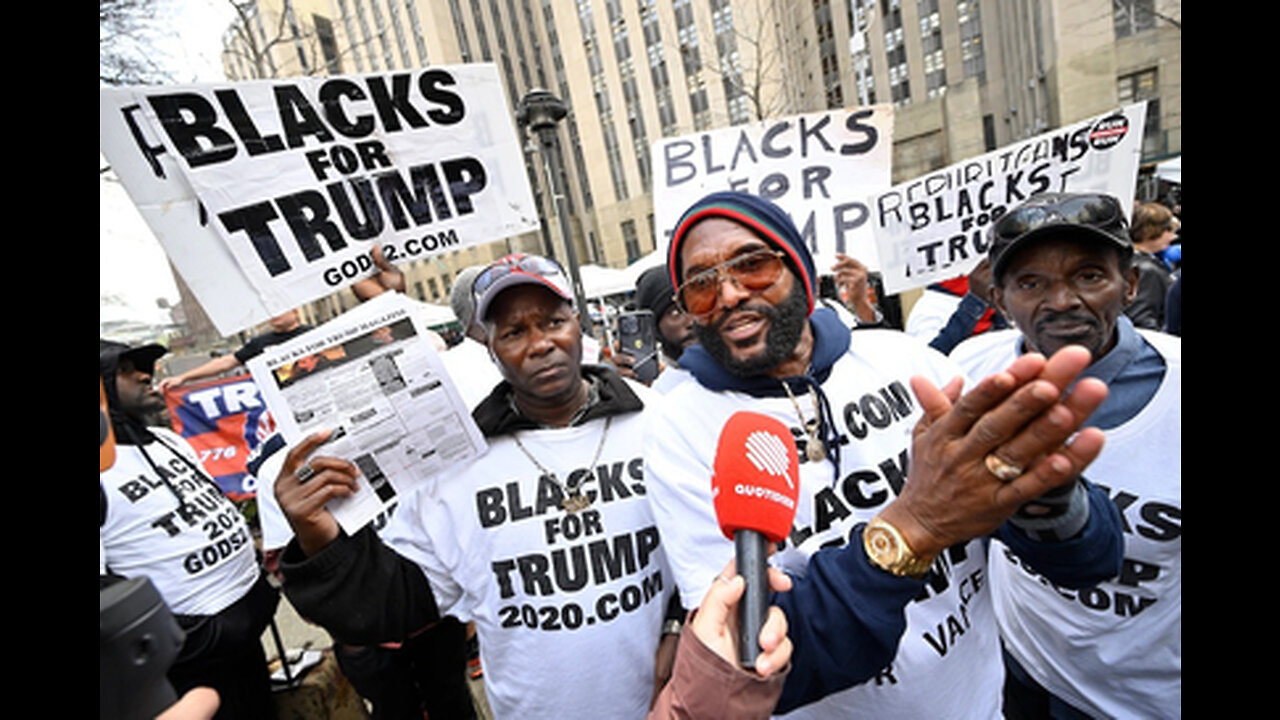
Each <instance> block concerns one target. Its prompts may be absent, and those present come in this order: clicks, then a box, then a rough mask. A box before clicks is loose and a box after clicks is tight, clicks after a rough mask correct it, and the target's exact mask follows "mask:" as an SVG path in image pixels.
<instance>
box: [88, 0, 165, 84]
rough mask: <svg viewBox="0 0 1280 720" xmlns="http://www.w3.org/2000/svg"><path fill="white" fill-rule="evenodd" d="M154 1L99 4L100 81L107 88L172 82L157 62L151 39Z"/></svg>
mask: <svg viewBox="0 0 1280 720" xmlns="http://www.w3.org/2000/svg"><path fill="white" fill-rule="evenodd" d="M154 22H155V3H154V0H98V77H99V81H100V82H102V83H104V84H107V85H149V84H156V83H162V82H166V81H169V80H170V79H171V78H170V76H169V74H168V73H167V72H165V71H164V70H162V69H161V68H160V66H159V65H158V64H157V62H156V54H155V49H154V48H153V47H152V44H151V42H150V37H149V36H150V35H151V34H152V33H153V32H154V30H155V28H154V25H153V23H154Z"/></svg>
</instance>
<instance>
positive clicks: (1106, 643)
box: [955, 330, 1182, 718]
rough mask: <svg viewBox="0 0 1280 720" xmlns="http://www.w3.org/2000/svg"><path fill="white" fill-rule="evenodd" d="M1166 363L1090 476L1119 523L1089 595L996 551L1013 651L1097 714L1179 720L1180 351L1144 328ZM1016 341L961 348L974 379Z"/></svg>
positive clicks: (995, 573)
mask: <svg viewBox="0 0 1280 720" xmlns="http://www.w3.org/2000/svg"><path fill="white" fill-rule="evenodd" d="M1139 333H1140V334H1141V335H1142V337H1143V338H1145V339H1146V340H1147V342H1149V343H1150V344H1151V345H1152V346H1153V347H1154V348H1155V349H1156V350H1157V351H1158V352H1159V353H1160V355H1161V356H1162V357H1163V358H1164V360H1165V367H1166V369H1165V377H1164V380H1163V382H1162V383H1161V384H1160V387H1159V389H1158V390H1157V391H1156V394H1155V396H1154V397H1152V399H1151V400H1150V401H1149V402H1148V403H1147V405H1146V407H1144V408H1143V409H1142V410H1141V411H1140V412H1139V413H1138V414H1137V415H1136V416H1135V417H1134V418H1133V419H1131V420H1129V421H1128V422H1126V423H1124V424H1123V425H1120V426H1119V427H1116V428H1114V429H1111V430H1108V431H1106V432H1107V442H1106V445H1105V446H1103V449H1102V454H1101V455H1100V456H1099V457H1098V459H1097V460H1095V461H1094V462H1093V464H1091V465H1090V466H1089V468H1088V469H1087V470H1085V473H1084V475H1085V477H1086V478H1088V479H1089V480H1090V481H1091V482H1093V483H1095V484H1097V485H1099V486H1101V487H1103V488H1104V489H1106V490H1107V492H1108V494H1109V495H1110V496H1111V499H1112V501H1113V502H1115V504H1116V506H1117V507H1118V508H1120V512H1121V515H1122V516H1123V517H1124V538H1125V550H1124V557H1125V560H1124V567H1123V569H1122V570H1121V573H1120V575H1119V576H1118V577H1117V578H1116V579H1115V580H1113V581H1110V582H1105V583H1101V584H1100V585H1098V586H1097V587H1095V588H1089V589H1087V590H1071V589H1067V588H1056V587H1053V586H1051V585H1049V584H1048V583H1047V581H1045V580H1044V579H1043V578H1041V577H1040V576H1039V575H1036V574H1034V573H1033V572H1031V571H1030V570H1027V569H1026V568H1025V567H1024V566H1023V565H1022V564H1020V563H1018V562H1017V561H1016V560H1015V559H1011V558H1010V557H1008V555H1007V554H1006V552H1005V551H1004V549H1003V547H1001V546H993V547H992V552H991V589H992V595H993V598H994V600H995V610H996V617H997V620H998V621H999V623H1000V629H1001V632H1002V634H1003V636H1004V638H1005V644H1006V645H1007V646H1008V649H1009V652H1010V653H1012V654H1013V656H1014V657H1015V658H1017V660H1018V662H1019V663H1020V664H1021V665H1022V666H1023V668H1024V669H1026V671H1027V672H1028V673H1029V674H1030V675H1031V676H1032V677H1033V678H1034V679H1035V680H1036V681H1037V682H1039V683H1040V684H1041V685H1042V686H1044V687H1045V688H1046V689H1048V690H1049V691H1050V692H1052V693H1053V694H1055V695H1057V696H1059V697H1061V698H1063V699H1064V700H1066V701H1068V702H1070V703H1071V704H1072V705H1075V706H1076V707H1078V708H1080V709H1081V710H1084V711H1086V712H1088V713H1090V714H1091V715H1094V716H1097V717H1119V718H1138V717H1180V716H1181V715H1182V342H1181V340H1179V339H1178V338H1175V337H1171V336H1168V335H1164V334H1161V333H1154V332H1147V331H1141V330H1140V331H1139ZM1020 339H1021V334H1020V333H1018V332H1017V331H1006V332H1001V333H995V334H993V335H992V336H980V337H978V338H974V339H972V340H969V341H966V342H965V343H964V344H962V345H960V347H958V348H957V349H956V351H957V352H956V355H955V357H957V358H958V359H960V358H963V359H962V360H961V362H965V363H966V368H969V369H971V371H972V372H986V371H987V370H989V369H990V368H992V367H1000V366H1006V365H1008V363H1009V362H1011V361H1012V360H1013V358H1014V357H1015V356H1016V354H1017V352H1018V341H1019V340H1020Z"/></svg>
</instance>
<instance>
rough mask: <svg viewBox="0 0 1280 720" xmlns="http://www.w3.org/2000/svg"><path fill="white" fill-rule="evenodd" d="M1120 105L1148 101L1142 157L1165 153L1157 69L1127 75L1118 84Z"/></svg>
mask: <svg viewBox="0 0 1280 720" xmlns="http://www.w3.org/2000/svg"><path fill="white" fill-rule="evenodd" d="M1116 91H1117V95H1118V96H1119V98H1120V103H1121V104H1122V105H1126V104H1129V103H1135V102H1140V101H1142V100H1146V101H1147V120H1146V129H1145V130H1143V133H1142V156H1143V157H1144V158H1150V157H1157V156H1160V155H1163V154H1164V153H1165V147H1164V133H1163V132H1162V131H1161V129H1160V83H1159V76H1158V75H1157V74H1156V69H1155V68H1151V69H1149V70H1142V71H1140V72H1136V73H1133V74H1131V75H1125V76H1123V77H1121V78H1120V79H1119V81H1118V82H1117V84H1116Z"/></svg>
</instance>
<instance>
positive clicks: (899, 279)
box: [868, 102, 1146, 294]
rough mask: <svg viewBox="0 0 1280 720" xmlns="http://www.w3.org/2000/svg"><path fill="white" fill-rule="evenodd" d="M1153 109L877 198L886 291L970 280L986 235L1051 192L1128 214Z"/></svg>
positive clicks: (1125, 113) (1065, 131) (1125, 111)
mask: <svg viewBox="0 0 1280 720" xmlns="http://www.w3.org/2000/svg"><path fill="white" fill-rule="evenodd" d="M1145 119H1146V103H1145V102H1143V103H1137V104H1134V105H1128V106H1125V107H1124V108H1122V109H1120V110H1118V111H1116V112H1112V113H1108V114H1106V115H1100V116H1097V117H1093V118H1089V119H1088V120H1081V121H1080V122H1077V123H1072V124H1071V125H1068V126H1066V127H1063V128H1059V129H1057V130H1053V131H1051V132H1047V133H1044V134H1043V135H1037V136H1036V137H1033V138H1030V139H1027V140H1021V141H1019V142H1016V143H1013V144H1011V145H1008V146H1005V147H1003V148H1001V149H999V150H996V151H994V152H990V153H987V154H986V155H982V156H979V157H976V158H972V159H970V160H965V161H963V162H959V163H956V164H954V165H951V166H949V167H945V168H942V169H941V170H937V171H934V172H931V173H929V174H928V175H924V176H922V177H918V178H916V179H914V180H911V181H909V182H905V183H902V184H900V185H897V186H895V187H893V188H891V189H889V190H888V191H886V192H882V193H880V194H878V195H876V196H874V197H872V199H871V202H870V206H871V208H872V215H873V218H872V222H871V223H868V224H869V226H870V227H871V228H873V230H874V233H875V242H876V248H877V252H878V255H879V258H880V270H881V272H882V273H883V275H884V284H885V292H886V293H889V294H893V293H898V292H902V291H903V290H910V289H912V288H919V287H925V286H927V285H929V284H931V283H935V282H939V281H941V280H946V279H948V278H952V277H956V276H958V275H965V274H968V273H969V272H970V271H971V270H973V268H974V267H975V266H977V264H978V263H979V262H980V261H981V260H982V258H984V257H986V254H987V249H988V239H987V231H988V229H989V228H990V226H991V224H992V223H994V222H995V221H996V220H998V219H999V218H1000V216H1001V215H1003V214H1004V213H1005V212H1006V211H1007V210H1009V209H1010V208H1012V207H1014V206H1016V205H1017V204H1019V203H1021V202H1022V201H1023V200H1026V199H1027V198H1029V197H1031V196H1033V195H1038V194H1040V193H1045V192H1100V193H1107V194H1110V195H1114V196H1115V197H1117V198H1118V199H1119V200H1120V204H1121V206H1122V207H1124V208H1125V212H1126V214H1127V213H1128V212H1129V206H1130V201H1131V200H1132V198H1133V190H1134V185H1135V183H1136V182H1137V177H1138V165H1139V162H1140V160H1141V158H1142V132H1143V126H1144V123H1145Z"/></svg>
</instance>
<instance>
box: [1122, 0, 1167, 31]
mask: <svg viewBox="0 0 1280 720" xmlns="http://www.w3.org/2000/svg"><path fill="white" fill-rule="evenodd" d="M1111 7H1112V10H1113V12H1114V13H1115V22H1116V39H1120V38H1124V37H1129V36H1130V35H1135V34H1137V33H1140V32H1142V31H1143V30H1151V29H1153V28H1155V26H1156V2H1155V0H1111Z"/></svg>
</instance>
